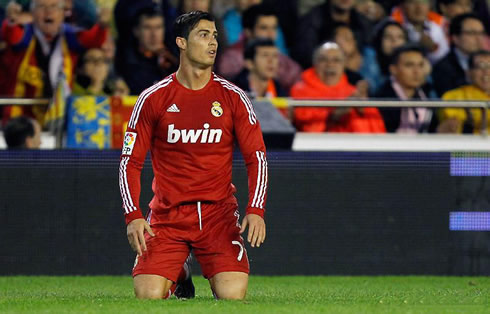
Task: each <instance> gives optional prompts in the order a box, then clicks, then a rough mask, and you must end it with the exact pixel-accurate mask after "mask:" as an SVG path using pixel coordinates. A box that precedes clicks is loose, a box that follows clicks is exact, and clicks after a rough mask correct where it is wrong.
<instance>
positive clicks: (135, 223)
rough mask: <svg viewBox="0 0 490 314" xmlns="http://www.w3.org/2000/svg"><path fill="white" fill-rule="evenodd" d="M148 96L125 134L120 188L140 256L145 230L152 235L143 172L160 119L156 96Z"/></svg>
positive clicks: (131, 237)
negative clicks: (144, 209) (143, 196)
mask: <svg viewBox="0 0 490 314" xmlns="http://www.w3.org/2000/svg"><path fill="white" fill-rule="evenodd" d="M148 93H149V90H147V91H144V92H143V93H142V94H141V95H140V96H139V97H138V100H137V101H136V104H135V106H134V109H133V113H132V115H131V119H130V121H129V123H128V128H127V130H126V133H125V135H124V143H123V150H122V154H121V160H120V164H119V188H120V192H121V198H122V200H123V209H124V215H125V220H126V224H127V236H128V241H129V244H130V245H131V247H132V248H133V250H134V251H135V252H136V253H138V255H141V254H142V251H145V250H146V243H145V239H144V232H145V230H146V231H148V233H150V235H152V236H153V232H152V230H151V228H150V226H149V224H148V223H147V222H146V220H145V219H144V217H143V213H142V211H141V209H140V206H139V199H140V191H141V182H140V177H141V169H142V168H143V164H144V161H145V157H146V153H147V152H148V149H149V148H150V143H151V139H152V136H153V127H154V124H155V121H157V118H158V117H157V115H158V113H157V112H155V110H154V106H153V102H154V100H153V98H152V97H154V96H150V95H148Z"/></svg>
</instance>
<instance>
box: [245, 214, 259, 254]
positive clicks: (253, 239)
mask: <svg viewBox="0 0 490 314" xmlns="http://www.w3.org/2000/svg"><path fill="white" fill-rule="evenodd" d="M247 226H248V236H247V241H248V242H249V243H250V245H251V246H252V247H255V246H257V247H259V246H260V245H261V244H262V243H264V241H265V221H264V219H263V218H262V217H260V216H259V215H255V214H248V215H246V216H245V218H243V221H242V229H240V233H243V232H245V229H246V228H247Z"/></svg>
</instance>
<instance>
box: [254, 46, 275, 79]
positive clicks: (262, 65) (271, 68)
mask: <svg viewBox="0 0 490 314" xmlns="http://www.w3.org/2000/svg"><path fill="white" fill-rule="evenodd" d="M278 69H279V50H278V49H277V47H275V46H264V47H257V48H256V52H255V58H254V60H253V62H251V69H250V71H251V72H254V73H255V74H256V75H258V76H259V77H260V78H262V79H264V80H268V79H272V78H274V77H276V75H277V70H278Z"/></svg>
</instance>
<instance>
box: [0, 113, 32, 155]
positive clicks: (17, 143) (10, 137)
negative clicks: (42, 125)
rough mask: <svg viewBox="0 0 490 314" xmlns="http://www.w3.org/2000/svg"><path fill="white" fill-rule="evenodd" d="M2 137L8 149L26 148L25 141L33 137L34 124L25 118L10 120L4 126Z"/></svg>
mask: <svg viewBox="0 0 490 314" xmlns="http://www.w3.org/2000/svg"><path fill="white" fill-rule="evenodd" d="M3 136H4V137H5V142H7V146H8V148H13V149H19V148H26V139H27V138H28V137H33V136H34V124H33V123H32V121H31V119H29V118H26V117H18V118H13V119H10V120H9V121H8V122H7V124H6V125H5V128H4V130H3Z"/></svg>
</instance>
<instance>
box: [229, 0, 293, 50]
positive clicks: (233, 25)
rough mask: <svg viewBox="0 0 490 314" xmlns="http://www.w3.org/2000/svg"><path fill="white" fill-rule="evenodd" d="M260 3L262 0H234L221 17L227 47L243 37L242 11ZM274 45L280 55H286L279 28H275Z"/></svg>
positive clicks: (282, 36)
mask: <svg viewBox="0 0 490 314" xmlns="http://www.w3.org/2000/svg"><path fill="white" fill-rule="evenodd" d="M261 2H262V0H235V6H233V7H232V8H230V9H229V10H228V11H226V13H225V15H224V16H223V29H224V30H225V35H226V45H227V46H229V45H233V44H235V43H236V42H237V41H238V40H240V36H243V34H242V32H243V28H242V13H243V11H245V10H246V9H248V8H249V7H251V6H252V5H256V4H260V3H261ZM276 45H277V47H278V48H279V50H280V51H281V52H282V53H284V54H288V49H287V47H286V43H285V41H284V35H283V33H282V31H281V28H280V27H279V26H278V28H277V38H276Z"/></svg>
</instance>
